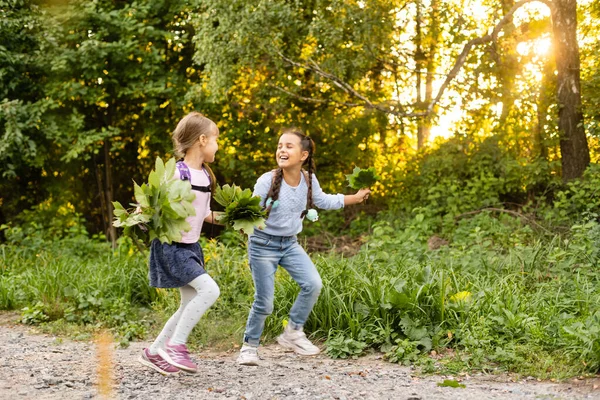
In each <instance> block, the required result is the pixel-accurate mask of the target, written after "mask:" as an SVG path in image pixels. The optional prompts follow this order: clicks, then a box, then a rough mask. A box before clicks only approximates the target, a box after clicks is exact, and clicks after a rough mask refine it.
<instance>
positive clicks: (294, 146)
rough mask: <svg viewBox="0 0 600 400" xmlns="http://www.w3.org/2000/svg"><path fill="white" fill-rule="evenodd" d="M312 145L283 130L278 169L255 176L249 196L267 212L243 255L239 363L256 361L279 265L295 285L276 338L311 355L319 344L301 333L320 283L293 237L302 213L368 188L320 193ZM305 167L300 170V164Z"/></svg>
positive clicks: (344, 201) (357, 197) (355, 198)
mask: <svg viewBox="0 0 600 400" xmlns="http://www.w3.org/2000/svg"><path fill="white" fill-rule="evenodd" d="M314 153H315V144H314V142H313V141H312V139H311V138H310V137H308V136H306V135H304V134H303V133H302V131H301V130H300V129H297V128H291V129H286V130H284V131H283V133H282V134H281V136H280V137H279V143H278V144H277V151H276V153H275V157H276V161H277V165H278V168H277V169H276V170H273V171H270V172H267V173H265V174H264V175H262V176H261V177H260V178H258V180H257V182H256V185H255V186H254V195H255V196H259V197H260V198H261V199H262V200H261V204H262V205H263V206H264V207H265V209H266V210H267V213H268V217H267V219H266V223H265V225H266V227H265V228H264V229H262V230H258V229H255V230H254V233H253V234H252V235H250V236H249V238H248V259H249V262H250V270H251V272H252V279H253V281H254V288H255V292H254V302H253V304H252V308H251V310H250V314H249V315H248V321H247V323H246V331H245V333H244V343H243V346H242V348H241V350H240V355H239V357H238V360H237V361H238V364H240V365H258V361H259V358H258V345H259V342H260V336H261V334H262V332H263V329H264V326H265V320H266V319H267V317H268V316H269V315H270V314H271V313H272V312H273V299H274V294H275V272H276V271H277V267H278V266H279V265H281V267H283V268H284V269H285V270H286V271H287V272H288V273H289V274H290V275H291V277H292V278H293V279H294V280H295V281H296V283H298V285H299V286H300V289H301V290H300V294H299V295H298V297H297V298H296V301H295V302H294V305H293V306H292V309H291V310H290V315H289V320H288V324H287V326H286V328H285V329H284V331H283V333H282V334H281V335H280V336H279V337H278V338H277V341H278V342H279V344H280V345H282V346H283V347H286V348H289V349H291V350H293V351H295V352H296V353H298V354H301V355H307V356H308V355H315V354H318V353H319V352H320V350H319V348H318V347H317V346H315V345H314V344H312V343H311V342H310V341H309V340H308V339H307V338H306V335H305V334H304V332H303V326H304V323H305V322H306V320H307V319H308V315H309V314H310V312H311V311H312V309H313V306H314V305H315V303H316V302H317V299H318V297H319V293H320V292H321V287H322V282H321V277H320V276H319V272H318V271H317V269H316V268H315V265H314V264H313V262H312V261H311V259H310V257H309V256H308V254H306V251H304V249H303V248H302V246H300V244H298V240H297V238H296V235H297V234H298V233H299V232H300V231H302V221H303V220H304V217H307V218H309V219H312V220H316V211H315V210H314V209H313V208H314V207H315V206H316V207H319V208H322V209H339V208H342V207H344V206H346V205H350V204H358V203H361V202H362V201H363V200H365V199H366V198H367V197H368V196H369V193H370V192H371V191H370V190H369V189H361V190H359V191H358V192H357V193H355V194H352V195H343V194H326V193H324V192H323V190H322V189H321V187H320V186H319V181H318V180H317V177H316V176H315V174H314V171H315V166H314V160H313V158H314ZM304 166H305V167H306V168H307V170H304V169H303V167H304Z"/></svg>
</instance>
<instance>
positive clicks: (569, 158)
mask: <svg viewBox="0 0 600 400" xmlns="http://www.w3.org/2000/svg"><path fill="white" fill-rule="evenodd" d="M553 4H554V7H553V8H552V29H553V31H554V48H555V52H554V54H555V56H556V69H557V72H558V73H557V93H558V107H559V111H558V128H559V131H560V134H561V136H560V151H561V160H562V178H563V181H564V182H568V181H570V180H572V179H576V178H580V177H581V176H583V172H584V171H585V169H586V168H587V166H588V165H589V163H590V151H589V147H588V143H587V137H586V135H585V130H584V126H583V113H582V111H581V85H580V74H579V66H580V64H579V45H578V43H577V1H576V0H554V1H553Z"/></svg>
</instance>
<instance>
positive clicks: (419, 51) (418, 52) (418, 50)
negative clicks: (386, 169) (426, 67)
mask: <svg viewBox="0 0 600 400" xmlns="http://www.w3.org/2000/svg"><path fill="white" fill-rule="evenodd" d="M416 6H417V15H416V18H415V22H416V27H415V30H416V36H415V57H414V58H415V66H416V74H417V84H416V90H417V101H416V104H417V107H418V108H419V111H421V108H422V107H423V96H422V95H421V92H422V84H421V69H422V68H423V59H424V54H423V45H422V37H421V23H422V21H421V18H422V16H421V3H420V2H419V1H417V3H416ZM424 123H425V119H424V118H419V119H418V120H417V150H421V149H422V148H423V146H425V143H426V142H427V138H425V137H424V134H423V133H424V132H423V130H424V126H423V125H424Z"/></svg>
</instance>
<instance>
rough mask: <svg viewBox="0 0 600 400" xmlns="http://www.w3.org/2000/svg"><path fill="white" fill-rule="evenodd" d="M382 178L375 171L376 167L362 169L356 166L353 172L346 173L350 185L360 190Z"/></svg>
mask: <svg viewBox="0 0 600 400" xmlns="http://www.w3.org/2000/svg"><path fill="white" fill-rule="evenodd" d="M379 179H380V177H379V175H377V172H376V171H375V167H370V168H367V169H360V168H359V167H355V168H354V170H353V171H352V174H350V175H346V180H347V181H348V186H350V187H351V188H352V189H356V190H360V189H363V188H368V187H371V186H373V185H374V184H375V183H376V182H377V181H378V180H379Z"/></svg>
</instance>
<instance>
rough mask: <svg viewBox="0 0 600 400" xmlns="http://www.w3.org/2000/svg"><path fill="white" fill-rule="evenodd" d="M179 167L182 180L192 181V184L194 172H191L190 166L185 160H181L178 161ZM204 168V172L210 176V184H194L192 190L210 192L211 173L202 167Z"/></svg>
mask: <svg viewBox="0 0 600 400" xmlns="http://www.w3.org/2000/svg"><path fill="white" fill-rule="evenodd" d="M175 165H177V169H178V170H179V175H180V176H181V180H182V181H190V184H191V183H192V173H191V172H190V169H189V168H188V166H187V165H185V163H184V162H183V160H179V161H177V164H175ZM202 170H203V171H204V173H205V174H206V176H208V182H209V183H208V185H207V186H198V185H192V190H195V191H197V192H203V193H210V192H211V190H210V175H209V174H208V172H206V170H205V169H204V168H202Z"/></svg>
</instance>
